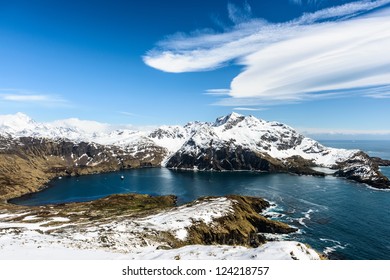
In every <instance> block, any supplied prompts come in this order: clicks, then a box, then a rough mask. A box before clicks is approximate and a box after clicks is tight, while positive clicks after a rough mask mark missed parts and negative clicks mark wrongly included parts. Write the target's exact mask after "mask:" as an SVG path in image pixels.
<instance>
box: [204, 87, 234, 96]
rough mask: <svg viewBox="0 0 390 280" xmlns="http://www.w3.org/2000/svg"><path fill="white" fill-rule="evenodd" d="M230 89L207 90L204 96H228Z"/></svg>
mask: <svg viewBox="0 0 390 280" xmlns="http://www.w3.org/2000/svg"><path fill="white" fill-rule="evenodd" d="M229 92H230V89H227V88H217V89H208V90H206V92H205V94H208V95H226V94H229Z"/></svg>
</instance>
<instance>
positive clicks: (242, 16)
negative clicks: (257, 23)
mask: <svg viewBox="0 0 390 280" xmlns="http://www.w3.org/2000/svg"><path fill="white" fill-rule="evenodd" d="M228 15H229V19H230V20H231V21H232V22H233V23H235V24H240V23H242V22H245V21H248V20H249V19H250V18H251V17H252V9H251V6H249V4H248V2H244V4H243V7H242V8H241V7H239V6H237V5H235V4H233V3H228Z"/></svg>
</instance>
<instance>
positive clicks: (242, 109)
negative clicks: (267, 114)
mask: <svg viewBox="0 0 390 280" xmlns="http://www.w3.org/2000/svg"><path fill="white" fill-rule="evenodd" d="M233 110H235V111H264V110H267V109H266V108H247V107H236V108H233Z"/></svg>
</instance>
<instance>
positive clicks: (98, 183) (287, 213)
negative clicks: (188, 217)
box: [12, 141, 390, 260]
mask: <svg viewBox="0 0 390 280" xmlns="http://www.w3.org/2000/svg"><path fill="white" fill-rule="evenodd" d="M320 142H321V143H323V144H324V145H326V146H330V147H336V148H348V149H361V150H363V151H365V152H367V153H368V154H369V155H370V156H379V157H382V158H384V159H390V141H320ZM381 170H382V172H383V173H384V174H385V175H386V176H388V177H390V167H383V168H381ZM122 175H123V176H124V180H121V178H120V176H122ZM130 192H132V193H145V194H151V195H166V194H174V195H176V196H177V197H178V203H179V204H183V203H186V202H189V201H192V200H194V199H197V198H199V197H201V196H210V195H212V196H219V195H227V194H241V195H251V196H260V197H263V198H265V199H267V200H268V201H270V202H271V203H272V205H273V206H272V207H271V208H269V209H268V210H267V211H266V213H265V215H267V216H269V217H270V218H272V219H276V220H280V221H283V222H286V223H288V224H290V225H292V226H294V227H296V228H298V232H297V233H294V234H290V235H286V236H277V237H272V238H282V239H286V240H297V241H301V242H304V243H307V244H309V245H310V246H312V247H313V248H314V249H316V250H318V251H319V252H324V253H326V254H327V256H328V257H329V258H330V259H364V260H369V259H386V260H389V259H390V238H388V237H389V236H390V207H389V206H390V191H383V190H376V189H373V188H370V187H367V186H366V185H364V184H359V183H355V182H350V181H348V180H345V179H341V178H335V177H332V176H326V177H324V178H318V177H312V176H298V175H290V174H266V173H257V172H244V171H243V172H193V171H173V170H168V169H165V168H147V169H135V170H127V171H122V172H113V173H104V174H96V175H87V176H80V177H71V178H62V179H56V180H54V181H52V182H51V184H50V187H49V188H47V189H45V190H43V191H41V192H39V193H35V194H31V195H27V196H24V197H21V198H18V199H14V200H13V201H12V202H13V203H16V204H22V205H44V204H50V203H64V202H73V201H88V200H93V199H97V198H100V197H104V196H107V195H110V194H114V193H130Z"/></svg>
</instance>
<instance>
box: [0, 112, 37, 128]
mask: <svg viewBox="0 0 390 280" xmlns="http://www.w3.org/2000/svg"><path fill="white" fill-rule="evenodd" d="M33 124H35V121H34V120H33V119H31V118H30V117H29V116H27V115H26V114H23V113H20V112H19V113H16V114H13V115H2V116H0V126H5V127H10V128H13V129H20V128H25V127H27V126H29V125H33Z"/></svg>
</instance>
